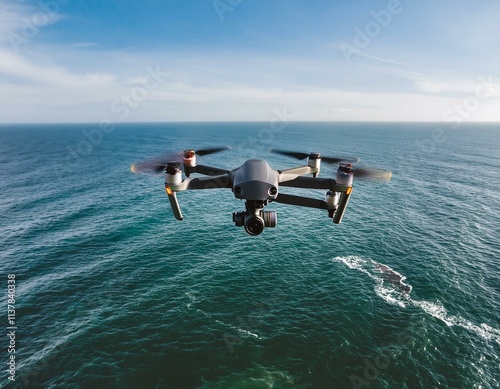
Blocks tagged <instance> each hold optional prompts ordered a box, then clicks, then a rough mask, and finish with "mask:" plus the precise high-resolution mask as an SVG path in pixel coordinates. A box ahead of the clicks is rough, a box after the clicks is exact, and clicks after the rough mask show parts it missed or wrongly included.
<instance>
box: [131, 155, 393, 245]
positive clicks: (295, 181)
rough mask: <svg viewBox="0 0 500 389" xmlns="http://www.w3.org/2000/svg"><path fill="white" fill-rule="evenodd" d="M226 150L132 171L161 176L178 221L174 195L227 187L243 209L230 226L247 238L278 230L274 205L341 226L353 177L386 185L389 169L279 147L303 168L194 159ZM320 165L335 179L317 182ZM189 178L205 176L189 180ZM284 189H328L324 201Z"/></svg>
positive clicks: (150, 162) (169, 157)
mask: <svg viewBox="0 0 500 389" xmlns="http://www.w3.org/2000/svg"><path fill="white" fill-rule="evenodd" d="M228 149H230V148H229V147H228V146H225V147H216V148H208V149H202V150H196V151H195V150H191V149H189V150H184V151H183V152H181V153H175V154H170V155H167V156H164V157H159V158H154V159H151V160H147V161H145V162H141V163H137V164H132V166H131V168H130V169H131V171H132V172H134V173H155V174H159V173H162V172H164V174H165V191H166V193H167V195H168V198H169V201H170V205H171V207H172V211H173V213H174V216H175V218H176V219H177V220H182V219H183V215H182V212H181V208H180V206H179V202H178V200H177V196H176V193H177V192H183V191H186V190H201V189H217V188H226V189H231V191H232V192H233V194H234V197H235V198H237V199H240V200H244V201H245V210H244V211H241V212H233V222H234V224H235V225H236V226H238V227H244V228H245V231H246V232H247V233H248V234H249V235H254V236H255V235H259V234H261V233H262V232H263V231H264V229H265V228H266V227H270V228H272V227H276V224H277V214H276V211H268V210H264V208H265V207H266V206H267V205H268V204H269V203H272V202H277V203H282V204H289V205H296V206H301V207H309V208H318V209H323V210H326V211H327V212H328V217H329V218H331V219H332V220H333V223H335V224H340V222H341V221H342V218H343V217H344V213H345V211H346V208H347V204H348V203H349V199H350V197H351V194H352V187H353V181H354V179H356V180H357V179H368V180H373V181H384V182H388V181H389V180H390V179H391V176H392V173H391V172H390V171H388V170H380V169H372V168H363V167H354V166H353V165H354V164H356V163H358V162H359V161H360V159H359V158H345V157H325V156H321V154H320V153H301V152H294V151H288V150H281V149H271V151H272V152H274V153H277V154H281V155H285V156H288V157H292V158H295V159H299V160H307V164H306V165H303V166H297V167H292V168H290V169H285V170H275V169H273V168H271V166H270V165H269V164H268V163H267V162H266V161H264V160H262V159H249V160H247V161H246V162H245V163H243V164H242V165H241V166H239V167H237V168H235V169H233V170H225V169H220V168H217V167H212V166H207V165H200V164H198V163H197V156H205V155H209V154H213V153H218V152H221V151H224V150H228ZM321 162H324V163H327V164H338V168H337V172H336V175H335V178H318V174H319V172H320V166H321ZM192 174H199V175H203V177H191V175H192ZM282 187H293V188H305V189H326V190H327V191H326V194H325V197H324V199H315V198H309V197H303V196H297V195H292V194H286V193H283V192H282V191H281V188H282Z"/></svg>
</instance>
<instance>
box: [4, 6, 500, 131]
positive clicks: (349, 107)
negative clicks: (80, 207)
mask: <svg viewBox="0 0 500 389" xmlns="http://www.w3.org/2000/svg"><path fill="white" fill-rule="evenodd" d="M498 15H500V2H498V1H496V0H495V1H493V0H491V1H488V0H484V1H472V0H470V1H465V0H464V1H452V0H442V1H433V2H431V1H417V0H389V1H333V0H329V1H305V0H304V1H299V0H281V1H276V0H254V1H252V0H206V1H205V0H198V1H187V0H183V1H174V0H170V1H169V0H162V1H160V0H149V1H148V0H145V1H142V2H141V1H132V0H121V1H118V0H112V1H106V2H104V1H97V0H88V1H83V0H82V1H77V0H39V1H14V0H11V1H5V0H0V90H1V93H0V99H1V100H0V122H98V121H100V120H103V119H106V120H112V121H115V122H119V121H200V120H201V121H212V120H214V121H219V120H222V121H225V120H251V121H266V120H269V119H270V118H271V117H272V116H273V113H272V112H273V110H275V109H279V110H286V112H287V113H288V115H289V117H290V118H291V119H292V120H321V121H351V120H354V121H372V120H379V121H399V120H402V121H438V122H439V121H459V120H463V121H500V65H499V64H500V23H498Z"/></svg>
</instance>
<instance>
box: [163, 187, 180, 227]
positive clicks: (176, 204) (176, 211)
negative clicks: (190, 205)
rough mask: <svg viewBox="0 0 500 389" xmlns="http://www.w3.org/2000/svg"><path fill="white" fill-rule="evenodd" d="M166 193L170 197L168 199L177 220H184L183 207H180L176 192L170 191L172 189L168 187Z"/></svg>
mask: <svg viewBox="0 0 500 389" xmlns="http://www.w3.org/2000/svg"><path fill="white" fill-rule="evenodd" d="M165 188H166V191H167V195H168V199H169V200H170V205H171V206H172V211H174V216H175V218H176V219H177V220H182V219H183V216H182V212H181V207H180V206H179V202H178V201H177V196H176V195H175V192H173V191H172V189H170V187H168V186H166V187H165Z"/></svg>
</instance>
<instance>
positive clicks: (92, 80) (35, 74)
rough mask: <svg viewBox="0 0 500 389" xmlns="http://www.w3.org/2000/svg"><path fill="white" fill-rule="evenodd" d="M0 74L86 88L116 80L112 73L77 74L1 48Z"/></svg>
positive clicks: (26, 79)
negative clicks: (44, 64) (32, 60)
mask: <svg viewBox="0 0 500 389" xmlns="http://www.w3.org/2000/svg"><path fill="white" fill-rule="evenodd" d="M0 58H2V61H0V75H4V76H7V77H9V78H17V79H19V80H20V81H21V82H24V81H31V82H35V83H38V84H41V85H46V86H53V87H54V86H55V87H64V88H86V87H95V88H97V87H106V86H109V85H111V84H112V83H113V82H114V81H115V76H114V75H112V74H97V73H87V74H77V73H71V72H70V71H68V70H67V69H65V68H63V67H43V66H38V65H35V64H34V63H32V62H30V61H28V60H27V59H26V58H24V57H22V56H20V55H18V54H14V53H12V52H9V51H6V50H0Z"/></svg>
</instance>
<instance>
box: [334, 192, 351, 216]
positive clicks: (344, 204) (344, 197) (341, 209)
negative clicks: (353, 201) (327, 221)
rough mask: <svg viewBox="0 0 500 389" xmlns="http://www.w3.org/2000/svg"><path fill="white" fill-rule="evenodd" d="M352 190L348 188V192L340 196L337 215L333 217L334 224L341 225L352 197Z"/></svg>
mask: <svg viewBox="0 0 500 389" xmlns="http://www.w3.org/2000/svg"><path fill="white" fill-rule="evenodd" d="M351 192H352V188H348V189H347V191H345V192H343V193H342V194H341V195H340V201H339V206H338V208H337V211H336V212H335V215H334V216H333V222H334V223H335V224H340V222H341V221H342V218H343V217H344V213H345V210H346V208H347V204H348V203H349V198H350V197H351Z"/></svg>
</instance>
